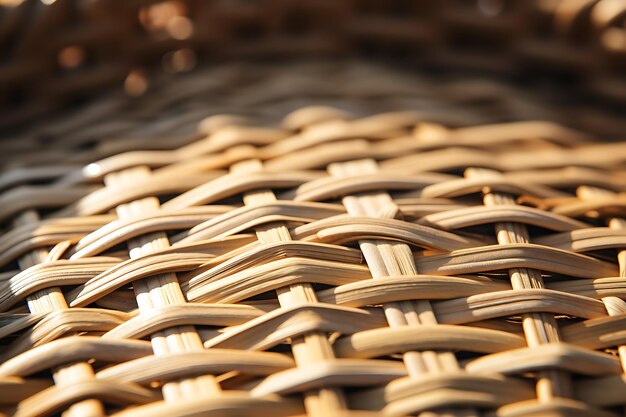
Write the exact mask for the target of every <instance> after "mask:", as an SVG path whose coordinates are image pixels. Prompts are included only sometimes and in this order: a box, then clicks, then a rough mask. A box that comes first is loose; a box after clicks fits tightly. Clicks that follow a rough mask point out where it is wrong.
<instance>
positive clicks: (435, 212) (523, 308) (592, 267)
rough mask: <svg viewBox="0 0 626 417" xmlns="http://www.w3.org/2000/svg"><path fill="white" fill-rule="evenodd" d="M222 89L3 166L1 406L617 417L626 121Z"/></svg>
mask: <svg viewBox="0 0 626 417" xmlns="http://www.w3.org/2000/svg"><path fill="white" fill-rule="evenodd" d="M233 68H234V67H232V66H231V67H224V68H222V69H216V70H213V71H212V72H209V73H201V74H199V75H196V76H192V77H189V78H186V79H181V80H178V82H166V83H164V84H163V85H162V86H161V88H160V89H157V90H155V92H154V93H153V94H147V95H146V96H145V97H144V98H142V99H141V100H139V101H132V102H131V104H126V106H127V107H124V105H123V103H127V102H125V101H123V100H122V99H121V98H120V97H118V96H115V95H114V96H111V97H105V98H102V100H100V101H98V102H97V103H95V104H93V105H90V106H89V107H86V108H81V109H79V110H78V111H75V112H73V113H68V114H67V115H66V116H64V117H63V118H59V119H57V120H55V121H52V122H50V123H45V124H37V125H36V126H33V127H32V128H31V129H30V130H25V131H24V133H23V134H22V137H21V139H20V140H15V141H13V142H11V143H8V144H4V145H3V152H2V154H3V155H2V158H3V165H4V166H5V171H4V173H3V174H2V176H0V186H1V187H2V189H3V190H4V192H3V194H2V196H1V197H0V203H1V204H0V220H1V221H2V222H3V224H4V225H5V226H4V232H3V234H2V235H1V236H0V248H1V250H0V266H1V267H2V272H1V273H0V310H1V311H2V312H3V313H2V314H1V315H0V325H1V326H0V338H1V341H2V345H1V348H0V361H1V362H2V364H1V365H0V405H1V406H2V409H1V410H3V411H4V412H5V413H6V414H7V415H10V416H15V417H35V416H37V417H39V416H47V415H54V414H60V413H63V415H64V416H69V417H75V416H76V417H82V416H104V415H114V416H116V417H122V416H164V417H173V416H200V415H202V416H204V415H207V416H211V415H219V416H222V415H229V416H230V415H250V416H283V415H303V414H307V415H311V416H330V415H341V413H345V414H346V415H347V414H351V415H356V414H359V415H366V414H368V413H371V414H372V415H378V414H381V413H382V414H385V415H390V416H402V415H415V414H417V415H423V416H427V415H428V416H431V415H457V416H475V415H494V414H495V415H498V416H522V415H524V416H526V415H533V416H535V415H536V416H539V415H558V416H579V415H581V416H582V415H585V416H605V415H606V416H611V415H620V413H623V408H624V406H625V405H626V400H625V398H626V383H625V381H626V380H625V379H624V376H623V375H624V374H623V372H624V370H623V365H622V364H621V363H623V360H624V358H626V356H623V355H626V351H624V349H623V347H622V344H625V343H626V338H625V336H624V331H623V329H624V319H625V317H626V315H625V313H626V303H624V301H623V300H622V297H624V296H626V280H625V278H624V268H626V256H625V255H624V254H625V253H626V252H623V251H621V249H622V248H623V247H624V245H625V242H626V237H625V235H624V231H623V230H624V228H625V227H626V222H625V221H624V220H622V219H621V217H623V216H625V215H626V213H625V210H624V207H625V200H624V195H623V192H624V191H626V174H625V163H626V144H625V143H623V142H617V141H613V142H610V141H607V140H605V139H602V138H605V137H608V136H611V135H609V133H608V132H609V131H611V130H613V131H615V130H619V129H620V127H621V126H622V124H621V123H622V122H621V121H619V120H615V119H613V124H612V125H611V124H610V123H602V122H603V121H606V120H609V119H602V118H599V116H597V115H595V116H594V114H593V113H591V115H590V114H587V116H588V117H587V118H584V117H580V118H577V119H576V120H572V123H579V124H581V125H585V126H587V127H588V128H589V132H587V133H584V132H583V131H581V130H574V129H571V128H565V127H563V126H562V125H560V124H558V123H555V122H548V121H527V120H528V119H531V118H533V116H534V118H535V119H536V118H539V117H541V116H543V117H542V118H543V119H546V118H549V119H553V120H557V121H558V120H564V119H567V118H568V116H571V115H572V114H579V115H583V112H582V111H581V110H580V109H578V110H577V109H576V108H570V109H566V108H561V107H559V106H551V105H549V104H546V103H543V104H542V102H541V100H537V97H535V96H533V95H532V94H530V93H529V92H524V91H522V90H519V89H515V88H513V87H507V86H506V85H502V84H498V83H487V82H484V81H475V82H473V81H470V80H465V81H463V82H459V81H450V82H449V83H447V84H438V85H436V86H435V85H434V83H432V82H431V80H429V79H428V78H419V77H417V76H411V77H404V78H403V75H402V74H398V73H391V72H389V71H387V70H384V69H381V68H375V67H367V66H364V65H363V64H354V63H353V64H350V65H348V64H345V65H344V66H342V67H340V68H339V67H337V65H335V66H332V65H330V64H320V63H318V64H300V66H298V67H296V66H291V67H290V68H288V69H282V70H279V69H277V68H275V67H256V69H255V71H254V73H255V74H256V77H257V78H255V79H254V80H250V79H248V81H247V82H245V83H243V84H242V85H235V84H234V82H230V83H229V82H227V80H229V79H230V78H229V77H231V76H232V74H233V72H232V71H233ZM251 68H253V67H244V68H243V69H242V71H243V72H246V73H247V72H248V71H249V70H250V69H251ZM296 68H298V70H296ZM281 71H282V72H281ZM331 75H332V77H331ZM290 77H291V78H290ZM233 79H242V78H237V77H235V78H233ZM244 79H245V78H244ZM224 86H226V87H227V89H230V91H231V92H233V93H232V94H230V95H226V96H224V93H223V91H224V88H225V87H224ZM331 86H332V88H331ZM234 92H238V93H237V94H235V93H234ZM321 104H333V107H330V106H328V105H325V106H322V105H321ZM294 109H296V110H294ZM390 109H396V110H397V111H394V112H390V111H388V110H390ZM375 110H376V111H379V112H380V111H386V112H384V113H378V114H373V112H374V111H375ZM409 110H410V111H409ZM568 111H572V112H574V113H569V114H568V113H567V112H568ZM576 112H579V113H576ZM209 114H212V115H213V116H211V117H208V118H204V117H206V116H207V115H209ZM237 114H239V115H237ZM502 120H522V121H516V122H508V123H505V122H502ZM523 120H526V121H523ZM621 131H622V132H623V131H624V130H623V128H622V130H621ZM590 132H591V133H590ZM51 138H53V139H54V140H51ZM611 138H613V139H617V138H618V137H615V136H611ZM46 139H47V140H51V141H50V142H47V141H46ZM620 361H622V362H620Z"/></svg>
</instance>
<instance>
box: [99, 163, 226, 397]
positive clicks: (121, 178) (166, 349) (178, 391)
mask: <svg viewBox="0 0 626 417" xmlns="http://www.w3.org/2000/svg"><path fill="white" fill-rule="evenodd" d="M149 178H150V171H149V170H148V169H147V168H136V169H131V170H126V171H121V172H117V173H111V174H108V175H107V176H106V177H105V184H106V186H107V187H110V188H111V189H112V190H116V189H124V187H126V186H127V185H128V184H133V183H135V182H137V181H141V180H147V179H149ZM158 209H159V201H158V200H157V199H156V198H154V197H152V198H145V199H141V200H136V201H133V202H131V203H127V204H124V205H121V206H118V207H116V212H117V215H118V217H119V218H120V219H127V218H132V217H136V216H138V215H144V214H146V213H148V212H151V211H157V210H158ZM168 246H169V242H168V239H167V236H166V235H165V233H163V232H154V233H150V234H147V235H144V236H140V237H137V238H133V239H131V240H130V241H129V242H128V249H129V252H130V256H131V258H137V257H140V256H142V255H146V254H149V253H150V252H153V251H155V250H159V249H164V248H167V247H168ZM133 289H134V291H135V295H136V298H137V304H138V305H139V309H140V311H142V312H150V311H151V310H152V309H154V308H159V307H162V306H167V305H171V304H184V303H185V302H186V301H185V298H184V297H183V294H182V292H181V290H180V286H179V285H178V279H177V277H176V275H175V274H173V273H167V274H160V275H155V276H153V277H150V278H147V279H145V280H139V281H135V282H134V283H133ZM140 314H141V313H140ZM150 340H151V342H152V346H153V349H154V353H155V354H156V355H165V354H169V353H177V352H194V351H203V350H204V347H203V346H202V341H201V340H200V337H199V336H198V333H197V332H196V331H195V329H194V327H193V326H178V327H173V328H170V329H167V330H163V331H159V332H156V333H154V334H152V335H151V336H150ZM162 391H163V397H164V399H165V401H167V402H173V403H176V402H179V401H181V400H183V399H194V398H197V397H199V396H202V397H204V396H216V395H219V393H220V391H221V389H220V387H219V384H218V383H217V382H216V381H215V379H214V378H213V377H212V376H210V375H204V376H200V377H197V378H190V379H185V380H182V381H180V382H178V381H174V382H167V383H165V384H163V387H162Z"/></svg>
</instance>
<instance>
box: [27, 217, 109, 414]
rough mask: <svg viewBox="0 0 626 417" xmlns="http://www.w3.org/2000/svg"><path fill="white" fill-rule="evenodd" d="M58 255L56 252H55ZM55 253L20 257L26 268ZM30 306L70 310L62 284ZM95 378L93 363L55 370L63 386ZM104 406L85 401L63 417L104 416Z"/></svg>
mask: <svg viewBox="0 0 626 417" xmlns="http://www.w3.org/2000/svg"><path fill="white" fill-rule="evenodd" d="M38 220H39V215H38V214H37V212H35V211H34V210H30V211H26V212H24V213H23V214H22V215H21V216H20V217H18V218H17V219H16V221H15V225H16V226H19V225H21V224H25V223H31V222H36V221H38ZM52 255H53V256H54V254H52ZM50 256H51V254H50V253H49V252H48V251H47V250H45V249H36V250H34V251H32V252H30V253H28V254H26V255H24V256H22V257H21V258H20V259H19V260H18V264H19V266H20V268H21V269H22V270H24V269H27V268H29V267H31V266H35V265H38V264H41V263H45V262H48V261H50V259H49V258H50ZM26 302H27V304H28V309H29V310H30V312H31V313H32V314H37V313H50V312H53V311H58V310H65V309H68V308H69V307H68V305H67V302H66V301H65V297H64V296H63V292H62V291H61V289H60V288H59V287H52V288H46V289H43V290H40V291H37V292H36V293H35V294H33V295H31V296H29V297H27V298H26ZM93 378H94V373H93V369H92V368H91V365H89V364H88V363H86V362H80V363H74V364H68V365H65V366H62V367H59V368H57V369H56V370H54V372H53V379H54V383H55V384H56V385H58V386H59V387H63V386H69V385H72V384H80V383H81V382H84V381H89V380H91V379H93ZM104 415H105V412H104V407H103V406H102V403H101V402H100V401H98V400H85V401H81V402H79V403H77V404H74V405H73V406H71V407H70V408H68V409H67V411H65V412H64V413H63V417H100V416H104Z"/></svg>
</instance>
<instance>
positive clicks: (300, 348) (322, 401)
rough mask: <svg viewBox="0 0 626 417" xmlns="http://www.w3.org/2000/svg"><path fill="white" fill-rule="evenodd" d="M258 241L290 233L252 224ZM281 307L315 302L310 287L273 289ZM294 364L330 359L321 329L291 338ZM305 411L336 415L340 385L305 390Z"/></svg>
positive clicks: (264, 199) (259, 198) (253, 197)
mask: <svg viewBox="0 0 626 417" xmlns="http://www.w3.org/2000/svg"><path fill="white" fill-rule="evenodd" d="M262 170H263V165H262V164H261V162H260V161H258V160H249V161H243V162H240V163H238V164H235V165H233V167H232V169H231V171H232V173H233V174H235V175H246V174H248V175H250V174H253V173H256V172H261V171H262ZM243 199H244V203H245V204H246V205H247V206H254V205H257V204H263V203H271V202H274V201H275V200H276V197H275V195H274V193H273V192H272V191H271V190H264V189H261V190H255V191H253V192H247V193H245V194H244V197H243ZM256 233H257V237H258V239H259V241H261V242H263V243H274V242H288V241H290V240H291V235H290V234H289V230H288V229H287V227H286V226H285V225H284V224H282V223H280V222H277V223H273V224H272V223H270V224H267V225H263V226H261V227H257V228H256ZM276 292H277V295H278V301H279V302H280V305H281V307H297V306H298V305H300V304H304V303H315V302H317V296H316V295H315V291H314V290H313V287H312V286H311V285H310V284H308V283H298V284H292V285H290V286H289V287H282V288H278V289H277V290H276ZM291 350H292V352H293V356H294V359H295V361H296V365H297V366H299V367H302V366H305V367H314V366H315V363H316V362H325V361H331V360H333V358H334V357H335V355H334V353H333V350H332V347H331V345H330V342H329V341H328V338H327V336H326V335H325V334H323V333H309V334H307V335H304V336H301V337H298V338H294V339H292V340H291ZM304 404H305V407H306V409H307V412H308V413H309V414H310V415H312V416H316V417H317V416H320V417H321V416H327V415H336V414H337V413H338V412H339V411H340V410H345V409H346V400H345V398H344V395H343V393H342V392H341V390H340V389H337V388H333V387H328V388H320V389H316V390H312V391H309V392H307V393H306V394H305V395H304Z"/></svg>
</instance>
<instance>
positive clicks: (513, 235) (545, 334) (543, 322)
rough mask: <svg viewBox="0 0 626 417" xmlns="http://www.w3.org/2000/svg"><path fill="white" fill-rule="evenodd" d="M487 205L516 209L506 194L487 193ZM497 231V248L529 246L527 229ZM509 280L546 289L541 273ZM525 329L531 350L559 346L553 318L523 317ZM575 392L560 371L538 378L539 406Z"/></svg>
mask: <svg viewBox="0 0 626 417" xmlns="http://www.w3.org/2000/svg"><path fill="white" fill-rule="evenodd" d="M465 176H466V177H467V178H498V177H499V176H500V174H499V173H498V172H495V171H491V170H485V169H476V168H468V169H467V170H466V171H465ZM484 204H485V205H486V206H496V205H515V200H514V199H513V198H512V197H511V196H509V195H506V194H503V193H498V192H492V191H491V190H484ZM495 230H496V234H497V239H498V244H500V245H508V244H512V243H529V236H528V231H527V230H526V226H523V225H521V224H516V223H496V225H495ZM509 277H510V279H511V285H512V287H513V289H532V288H536V289H538V288H545V285H544V283H543V278H542V277H541V272H540V271H538V270H535V269H530V268H513V269H510V270H509ZM522 320H523V321H522V327H523V329H524V335H525V336H526V341H527V343H528V346H530V347H533V346H537V345H541V344H546V343H556V342H558V341H559V340H560V338H559V333H558V328H557V324H556V320H555V318H554V316H553V315H549V314H544V313H529V314H524V315H523V318H522ZM571 392H572V387H571V380H570V379H569V378H568V376H567V375H566V374H565V373H563V372H560V371H546V372H541V373H539V375H538V378H537V399H538V400H539V401H540V402H550V401H551V400H552V399H553V398H554V397H570V396H571Z"/></svg>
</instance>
